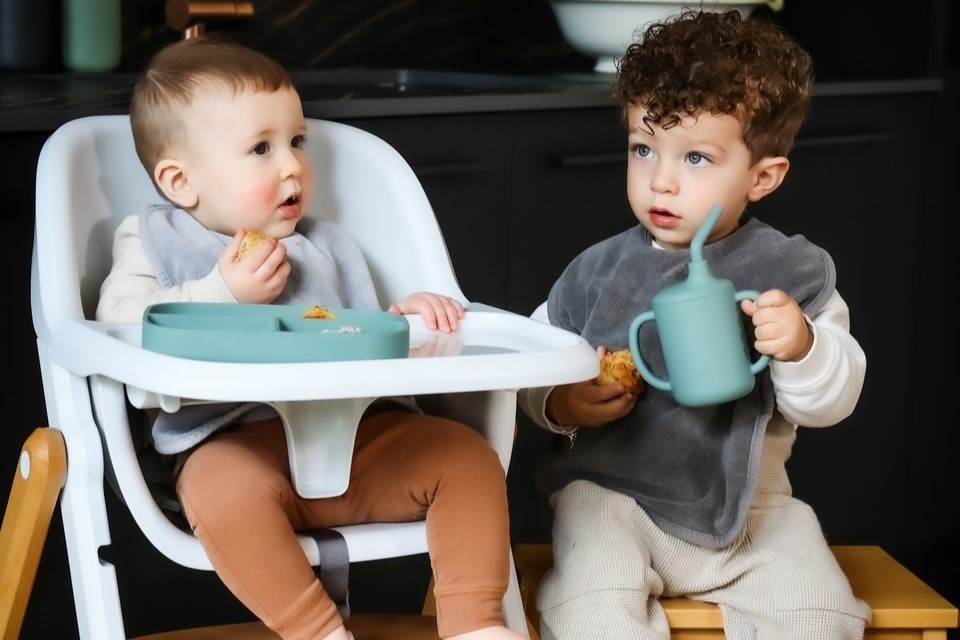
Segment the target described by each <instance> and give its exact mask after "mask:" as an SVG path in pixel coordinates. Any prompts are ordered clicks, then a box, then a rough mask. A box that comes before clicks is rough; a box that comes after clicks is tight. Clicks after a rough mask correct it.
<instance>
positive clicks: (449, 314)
mask: <svg viewBox="0 0 960 640" xmlns="http://www.w3.org/2000/svg"><path fill="white" fill-rule="evenodd" d="M389 311H391V312H392V313H419V314H420V316H421V317H422V318H423V322H424V324H425V325H426V326H427V328H428V329H438V330H440V331H443V332H445V333H446V332H450V331H456V330H457V329H459V328H460V319H461V318H463V305H462V304H460V302H459V301H458V300H455V299H454V298H450V297H448V296H442V295H440V294H437V293H429V292H427V291H421V292H418V293H413V294H410V295H409V296H407V297H406V298H404V299H403V300H401V301H400V302H396V303H394V304H391V305H390V308H389Z"/></svg>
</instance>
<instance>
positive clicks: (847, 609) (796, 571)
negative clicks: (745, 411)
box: [537, 480, 870, 640]
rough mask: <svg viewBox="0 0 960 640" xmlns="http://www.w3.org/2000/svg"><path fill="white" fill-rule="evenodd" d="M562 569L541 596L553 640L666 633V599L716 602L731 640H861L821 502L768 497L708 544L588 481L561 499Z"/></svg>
mask: <svg viewBox="0 0 960 640" xmlns="http://www.w3.org/2000/svg"><path fill="white" fill-rule="evenodd" d="M552 503H553V506H554V510H555V519H554V528H553V555H554V566H553V569H552V570H551V571H550V573H548V574H547V576H546V577H545V578H544V581H543V582H542V583H541V588H540V591H539V593H538V597H537V609H538V610H539V611H540V627H541V634H542V636H543V640H634V639H637V640H640V639H642V640H667V639H668V638H669V637H670V629H669V627H668V625H667V619H666V615H665V614H664V611H663V607H661V606H660V603H659V601H658V598H659V596H681V595H682V596H687V597H689V598H693V599H696V600H703V601H706V602H715V603H717V604H719V605H720V608H721V611H722V612H723V624H724V630H725V633H726V637H727V639H728V640H860V639H861V638H863V632H864V627H865V623H866V621H867V620H869V618H870V609H869V607H868V606H867V605H866V603H864V602H863V601H861V600H859V599H857V598H855V597H854V595H853V593H852V591H851V590H850V585H849V582H848V581H847V578H846V576H845V575H844V574H843V572H842V570H841V569H840V567H839V565H838V564H837V561H836V559H835V558H834V556H833V554H832V553H831V551H830V548H829V547H828V546H827V542H826V540H825V539H824V536H823V532H822V531H821V529H820V523H819V521H818V520H817V517H816V515H815V514H814V513H813V510H812V509H811V508H810V507H809V506H808V505H806V504H804V503H803V502H801V501H799V500H797V499H795V498H793V497H791V496H787V495H781V494H764V495H759V496H758V497H757V498H756V499H755V500H754V504H753V507H752V508H751V511H750V515H749V519H748V523H747V526H746V529H745V531H744V532H743V534H742V535H741V536H740V538H738V539H737V541H736V542H734V543H733V544H732V545H730V546H729V547H726V548H723V549H708V548H704V547H700V546H697V545H693V544H690V543H687V542H684V541H683V540H680V539H679V538H676V537H674V536H671V535H668V534H666V533H664V532H663V531H661V530H660V529H659V528H657V526H656V525H654V524H653V522H652V521H651V520H650V518H649V517H648V516H647V514H646V513H645V512H644V510H643V509H642V508H640V506H639V505H637V503H636V501H635V500H633V499H632V498H630V497H628V496H626V495H623V494H621V493H618V492H615V491H611V490H609V489H604V488H602V487H600V486H598V485H596V484H593V483H591V482H587V481H583V480H581V481H576V482H573V483H571V484H569V485H567V486H566V487H565V488H564V489H562V490H560V491H558V492H556V493H555V494H554V495H553V496H552Z"/></svg>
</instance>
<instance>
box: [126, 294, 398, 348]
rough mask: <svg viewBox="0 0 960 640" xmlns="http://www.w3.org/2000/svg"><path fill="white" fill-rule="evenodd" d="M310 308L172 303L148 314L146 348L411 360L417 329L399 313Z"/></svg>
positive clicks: (144, 327)
mask: <svg viewBox="0 0 960 640" xmlns="http://www.w3.org/2000/svg"><path fill="white" fill-rule="evenodd" d="M309 308H310V305H273V304H232V303H216V302H167V303H161V304H154V305H151V306H149V307H147V309H146V310H145V311H144V314H143V334H142V344H143V348H144V349H149V350H151V351H157V352H159V353H164V354H166V355H170V356H176V357H179V358H189V359H192V360H207V361H212V362H247V363H251V362H255V363H267V362H332V361H342V360H379V359H384V358H406V357H407V354H408V352H409V347H410V325H409V324H408V323H407V320H406V318H404V317H403V316H402V315H399V314H396V313H390V312H388V311H379V310H366V309H338V308H330V309H329V310H330V311H331V312H332V313H333V316H334V317H333V318H331V319H317V318H303V314H304V313H305V312H306V311H307V309H309Z"/></svg>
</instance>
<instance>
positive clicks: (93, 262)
mask: <svg viewBox="0 0 960 640" xmlns="http://www.w3.org/2000/svg"><path fill="white" fill-rule="evenodd" d="M308 149H309V152H310V155H311V159H312V163H313V168H314V172H315V181H316V187H315V195H314V199H313V202H312V204H311V207H310V211H309V212H308V214H309V215H312V216H315V217H320V218H324V219H327V220H330V221H333V222H336V223H338V224H339V225H340V226H341V227H342V228H344V229H345V230H346V231H347V233H349V234H350V235H351V236H352V237H353V238H354V239H355V240H356V241H357V242H358V243H359V244H360V246H361V248H362V249H363V252H364V255H365V257H366V259H367V262H368V263H369V265H370V269H371V272H372V274H373V277H374V281H375V283H376V286H377V292H378V294H379V297H380V303H381V305H382V306H384V307H386V305H387V304H389V303H390V302H394V301H397V300H399V299H401V298H402V297H404V296H405V295H407V294H409V293H412V292H414V291H422V290H429V291H435V292H439V293H445V294H447V295H450V296H453V297H455V298H458V299H460V300H461V301H462V302H466V299H465V297H464V295H463V293H462V292H461V291H460V288H459V286H458V284H457V282H456V278H455V276H454V274H453V270H452V268H451V265H450V258H449V255H448V254H447V250H446V246H445V244H444V242H443V237H442V236H441V233H440V229H439V227H438V225H437V221H436V218H435V217H434V216H433V213H432V209H431V208H430V204H429V202H428V200H427V197H426V195H425V194H424V192H423V189H422V188H421V187H420V184H419V182H418V180H417V179H416V177H415V176H414V175H413V172H412V170H411V169H410V167H409V165H408V164H407V163H406V161H404V159H403V158H402V157H401V156H400V155H399V154H398V153H397V152H396V151H395V150H394V149H393V148H392V147H390V146H389V145H388V144H386V143H385V142H384V141H382V140H381V139H379V138H377V137H376V136H373V135H371V134H369V133H367V132H365V131H363V130H361V129H357V128H355V127H351V126H348V125H344V124H340V123H336V122H330V121H323V120H315V119H311V120H308ZM37 176H38V182H37V213H36V215H37V224H36V228H37V233H38V234H43V236H44V237H43V239H42V240H43V241H42V242H40V243H37V244H35V250H34V269H33V282H32V293H33V295H34V296H41V297H42V304H36V303H35V304H33V309H34V324H35V326H36V328H37V331H38V335H40V336H41V337H42V335H43V333H44V332H46V331H50V330H53V329H54V328H55V325H56V323H57V321H58V320H57V319H58V318H61V319H62V318H71V319H80V318H86V319H93V317H94V313H95V311H96V305H97V297H98V295H99V289H100V284H101V283H102V282H103V279H104V278H105V277H106V275H107V273H108V271H109V269H110V264H111V246H112V242H113V233H114V230H115V229H116V228H117V226H118V225H119V224H120V222H121V221H122V220H123V218H125V217H126V216H128V215H132V214H136V213H139V212H142V211H144V210H145V208H146V207H147V205H149V204H152V203H159V202H162V198H161V196H160V195H159V194H158V193H157V191H156V189H155V188H154V186H153V184H152V181H151V180H150V177H149V176H148V175H147V172H146V171H145V170H144V168H143V166H142V165H141V164H140V161H139V159H138V158H137V155H136V152H135V150H134V146H133V136H132V133H131V130H130V122H129V118H128V117H127V116H93V117H88V118H81V119H78V120H74V121H72V122H69V123H67V124H65V125H63V126H62V127H61V128H60V129H59V130H58V131H57V132H56V133H55V134H54V135H53V136H52V137H51V138H50V140H49V141H48V143H47V144H46V145H45V147H44V149H43V151H42V152H41V155H40V160H39V166H38V171H37ZM345 211H349V212H350V215H349V216H345V215H344V212H345ZM38 266H39V267H40V268H38ZM38 313H40V314H41V317H37V314H38Z"/></svg>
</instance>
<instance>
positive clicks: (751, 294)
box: [733, 289, 770, 375]
mask: <svg viewBox="0 0 960 640" xmlns="http://www.w3.org/2000/svg"><path fill="white" fill-rule="evenodd" d="M759 295H760V292H759V291H754V290H753V289H744V290H743V291H737V293H736V294H735V295H734V296H733V297H734V300H736V301H737V302H738V303H739V302H740V301H742V300H756V299H757V297H759ZM769 363H770V356H768V355H761V356H760V357H759V358H757V360H756V362H754V363H753V364H751V365H750V373H751V374H753V375H757V374H758V373H760V372H761V371H763V368H764V367H766V366H767V365H768V364H769Z"/></svg>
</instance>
